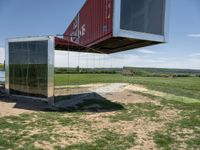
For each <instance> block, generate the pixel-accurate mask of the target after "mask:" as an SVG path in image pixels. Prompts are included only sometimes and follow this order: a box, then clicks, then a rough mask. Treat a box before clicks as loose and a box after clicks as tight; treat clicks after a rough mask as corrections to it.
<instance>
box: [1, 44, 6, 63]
mask: <svg viewBox="0 0 200 150" xmlns="http://www.w3.org/2000/svg"><path fill="white" fill-rule="evenodd" d="M4 60H5V48H3V47H0V63H3V62H4Z"/></svg>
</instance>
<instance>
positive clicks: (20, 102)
mask: <svg viewBox="0 0 200 150" xmlns="http://www.w3.org/2000/svg"><path fill="white" fill-rule="evenodd" d="M0 91H1V93H2V95H1V96H0V102H5V103H8V104H9V103H12V104H13V103H14V104H15V105H14V107H13V108H17V109H24V110H32V111H55V112H111V111H117V110H123V109H124V107H123V105H121V104H119V103H115V102H112V101H110V100H107V99H106V98H104V97H102V96H100V95H99V94H97V93H85V94H78V95H62V96H56V97H55V105H54V106H49V105H48V103H47V102H44V101H40V100H33V99H24V98H16V97H9V98H8V97H5V94H4V91H3V89H2V88H1V89H0Z"/></svg>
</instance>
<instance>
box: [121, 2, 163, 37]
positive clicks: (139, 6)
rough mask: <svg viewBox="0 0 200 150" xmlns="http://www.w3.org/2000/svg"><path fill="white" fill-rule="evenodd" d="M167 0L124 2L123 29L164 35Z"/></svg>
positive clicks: (122, 11)
mask: <svg viewBox="0 0 200 150" xmlns="http://www.w3.org/2000/svg"><path fill="white" fill-rule="evenodd" d="M164 16H165V0H122V1H121V29H124V30H130V31H137V32H145V33H152V34H158V35H163V33H164Z"/></svg>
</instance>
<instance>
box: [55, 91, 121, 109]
mask: <svg viewBox="0 0 200 150" xmlns="http://www.w3.org/2000/svg"><path fill="white" fill-rule="evenodd" d="M55 106H56V107H57V108H58V109H59V110H60V111H65V112H66V111H67V112H111V111H117V110H123V109H125V108H124V107H123V105H121V104H119V103H115V102H112V101H110V100H108V99H106V98H104V97H102V96H101V95H99V94H97V93H85V94H78V95H64V96H57V97H55Z"/></svg>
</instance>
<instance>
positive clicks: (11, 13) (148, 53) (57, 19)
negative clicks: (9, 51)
mask: <svg viewBox="0 0 200 150" xmlns="http://www.w3.org/2000/svg"><path fill="white" fill-rule="evenodd" d="M84 2H85V0H59V1H58V0H0V62H3V60H4V43H5V39H6V38H11V37H24V36H37V35H54V34H62V33H63V32H64V31H65V29H66V27H67V26H68V25H69V23H70V22H71V21H72V19H73V18H74V16H75V15H76V13H77V12H78V10H79V9H80V8H81V6H82V5H83V4H84ZM169 13H170V14H169V18H170V19H169V42H168V43H166V44H160V45H156V46H150V47H145V48H141V49H137V50H131V51H126V52H123V53H117V54H113V55H109V56H106V55H103V56H102V55H101V56H99V55H89V54H77V53H70V54H69V55H70V58H71V59H70V64H71V65H72V66H76V65H77V64H79V65H82V66H85V65H86V64H87V65H88V66H98V65H99V66H100V65H101V66H103V65H104V66H109V67H110V66H113V67H117V66H120V67H122V66H124V65H125V66H136V67H166V68H190V69H200V0H171V3H170V12H169ZM67 55H68V53H65V52H56V62H55V63H56V66H66V65H68V63H67V62H66V58H67ZM78 58H80V60H79V61H78ZM94 60H95V61H94Z"/></svg>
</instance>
